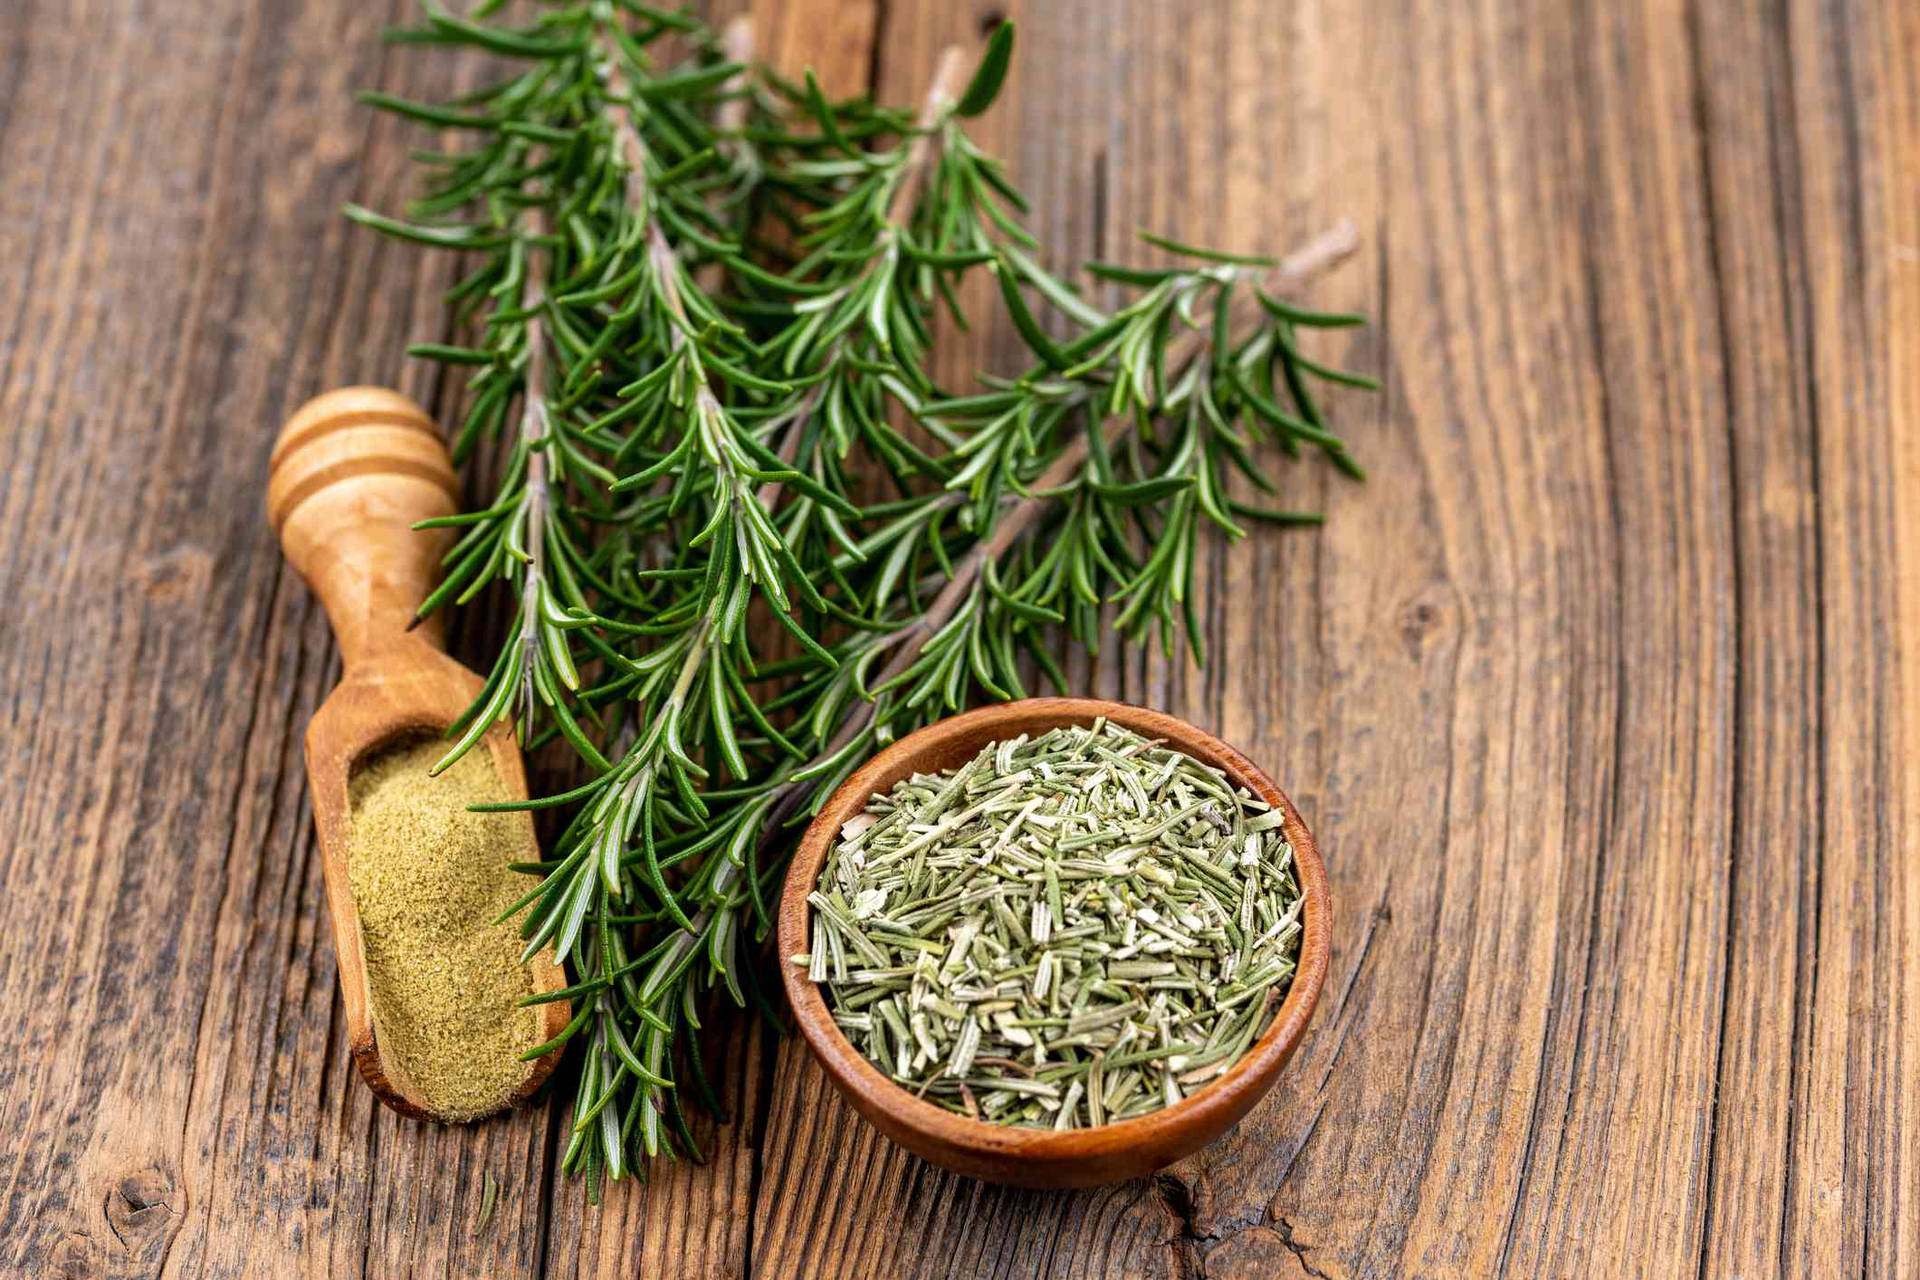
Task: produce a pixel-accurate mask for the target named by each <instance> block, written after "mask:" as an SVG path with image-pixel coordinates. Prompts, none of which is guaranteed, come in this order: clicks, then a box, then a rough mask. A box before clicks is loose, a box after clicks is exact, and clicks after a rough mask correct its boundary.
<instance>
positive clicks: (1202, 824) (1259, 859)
mask: <svg viewBox="0 0 1920 1280" xmlns="http://www.w3.org/2000/svg"><path fill="white" fill-rule="evenodd" d="M808 900H809V901H810V902H811V903H812V904H813V907H814V917H813V938H812V947H813V949H812V951H811V952H810V953H807V954H803V955H799V956H795V957H793V958H792V960H793V963H795V964H804V965H806V966H808V972H809V974H810V976H811V977H812V978H813V979H814V980H815V981H817V982H821V983H824V984H825V985H826V988H827V992H828V997H829V999H828V1003H829V1004H830V1005H831V1007H832V1008H833V1013H834V1021H835V1022H837V1023H838V1024H839V1025H840V1027H841V1029H842V1030H843V1031H845V1032H846V1033H847V1035H848V1036H849V1038H851V1039H852V1040H853V1041H854V1043H855V1044H857V1045H859V1046H860V1048H861V1050H862V1051H863V1052H864V1053H865V1054H866V1055H867V1057H868V1058H869V1059H870V1060H871V1061H872V1062H874V1063H875V1064H876V1065H877V1066H879V1067H880V1068H881V1070H883V1071H885V1072H886V1073H887V1074H888V1075H889V1076H891V1077H892V1078H893V1079H894V1080H895V1081H897V1082H899V1083H900V1084H902V1085H904V1086H906V1087H908V1088H910V1089H912V1090H914V1091H915V1092H916V1093H918V1094H920V1095H921V1096H922V1097H925V1098H926V1099H928V1100H929V1101H932V1102H935V1103H938V1104H939V1105H940V1106H943V1107H946V1108H947V1109H949V1110H951V1111H956V1112H960V1113H962V1114H965V1115H970V1116H973V1117H975V1118H977V1119H984V1120H990V1121H993V1122H995V1123H997V1124H1007V1125H1021V1126H1026V1127H1034V1128H1053V1129H1072V1128H1081V1127H1085V1126H1088V1125H1099V1124H1107V1123H1111V1122H1113V1121H1116V1120H1126V1119H1130V1118H1132V1117H1134V1116H1139V1115H1144V1114H1146V1113H1147V1112H1150V1111H1157V1110H1159V1109H1160V1108H1161V1107H1166V1106H1171V1105H1172V1104H1174V1103H1176V1102H1178V1101H1180V1099H1181V1098H1183V1097H1185V1096H1186V1095H1187V1094H1188V1093H1190V1092H1192V1091H1193V1090H1194V1089H1197V1088H1199V1087H1201V1086H1203V1085H1205V1084H1206V1083H1207V1082H1208V1081H1210V1080H1213V1079H1215V1078H1217V1077H1218V1076H1220V1075H1221V1074H1222V1073H1224V1072H1225V1071H1226V1069H1227V1068H1228V1067H1229V1066H1231V1065H1232V1064H1233V1063H1234V1062H1235V1061H1237V1060H1238V1059H1239V1058H1240V1057H1241V1056H1242V1055H1244V1054H1245V1053H1246V1051H1247V1049H1248V1047H1249V1046H1251V1045H1252V1044H1253V1042H1254V1040H1255V1038H1256V1037H1258V1036H1259V1034H1260V1032H1261V1031H1262V1030H1264V1029H1265V1028H1266V1026H1267V1025H1268V1023H1269V1022H1270V1021H1271V1018H1272V1014H1273V1011H1274V1010H1275V1009H1276V1008H1278V1007H1279V1003H1280V1001H1281V1000H1282V999H1283V998H1284V997H1285V995H1286V992H1287V989H1288V987H1289V986H1290V985H1291V984H1292V981H1293V972H1294V965H1295V963H1296V958H1297V956H1298V954H1299V946H1300V928H1301V924H1300V906H1301V894H1300V886H1299V881H1298V879H1297V878H1296V876H1295V874H1294V868H1293V847H1292V846H1291V845H1290V844H1289V843H1288V842H1287V837H1286V832H1285V829H1284V827H1283V826H1282V816H1281V813H1280V811H1279V810H1277V809H1273V808H1271V807H1269V806H1268V805H1267V804H1266V803H1265V802H1264V801H1262V800H1260V799H1258V798H1257V797H1255V796H1252V795H1250V794H1248V793H1247V791H1246V790H1245V789H1243V788H1236V787H1234V786H1233V785H1232V784H1231V783H1230V782H1229V781H1228V779H1227V777H1226V775H1225V774H1223V773H1221V772H1220V771H1219V770H1218V769H1214V768H1211V767H1209V766H1207V765H1204V764H1202V763H1200V762H1199V761H1197V760H1195V759H1193V758H1192V757H1191V756H1188V755H1185V754H1183V753H1182V752H1179V751H1175V750H1172V749H1170V748H1168V747H1165V746H1163V745H1161V744H1159V743H1157V742H1154V741H1150V740H1148V739H1146V738H1143V737H1141V736H1140V735H1139V734H1136V733H1134V732H1132V731H1130V730H1127V729H1124V728H1121V727H1120V726H1118V725H1114V724H1110V723H1105V722H1098V723H1096V724H1094V725H1093V726H1091V727H1087V728H1081V727H1073V728H1062V729H1055V730H1053V731H1052V732H1050V733H1048V734H1046V735H1044V736H1042V737H1040V738H1037V739H1033V740H1031V741H1030V740H1028V739H1027V738H1026V737H1025V736H1022V737H1020V738H1015V739H1011V740H1008V741H1005V742H996V743H992V744H989V745H988V746H987V747H985V748H983V749H982V750H981V752H980V754H979V755H977V756H975V757H974V758H973V759H972V760H970V761H968V762H967V763H966V764H964V765H962V766H960V767H959V768H958V769H950V770H948V771H946V772H944V773H941V774H938V775H935V776H927V775H915V776H914V777H911V778H908V779H906V780H904V781H902V782H900V783H899V784H897V785H896V786H895V787H894V788H893V790H892V791H890V792H888V793H887V794H885V795H881V796H876V797H874V799H873V802H872V803H871V804H869V805H868V806H867V809H866V811H865V812H864V813H862V814H861V815H859V816H858V817H856V818H854V819H853V820H851V821H850V822H848V823H847V824H846V825H845V826H844V827H843V828H842V829H841V839H840V842H839V843H838V844H837V845H836V846H835V847H834V849H833V851H832V852H831V853H830V854H829V855H828V858H827V864H826V867H825V868H824V869H823V871H822V872H821V876H820V882H819V886H818V888H817V889H816V890H815V892H814V893H813V894H812V895H811V896H810V897H809V899H808Z"/></svg>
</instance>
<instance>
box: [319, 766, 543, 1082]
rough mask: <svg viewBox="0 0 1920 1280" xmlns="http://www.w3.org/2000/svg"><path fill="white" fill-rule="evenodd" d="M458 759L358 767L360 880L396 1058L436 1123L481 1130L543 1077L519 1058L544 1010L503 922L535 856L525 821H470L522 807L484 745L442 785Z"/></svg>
mask: <svg viewBox="0 0 1920 1280" xmlns="http://www.w3.org/2000/svg"><path fill="white" fill-rule="evenodd" d="M445 752H446V744H445V743H444V742H441V741H439V740H438V739H415V740H411V741H406V742H402V743H399V744H397V745H396V746H393V747H390V748H388V749H386V750H384V751H382V752H380V753H378V754H377V755H375V756H373V757H372V758H371V759H369V760H367V761H366V762H365V763H363V764H361V765H360V766H358V767H357V768H356V769H355V770H354V772H353V775H352V777H351V778H350V780H349V782H348V786H347V798H348V802H349V805H350V808H351V813H352V834H351V839H350V842H349V845H348V855H347V874H348V878H349V879H350V880H351V881H352V882H353V894H354V900H355V903H356V904H357V906H358V908H359V912H360V932H361V936H362V939H363V942H364V947H365V951H366V962H367V983H368V986H369V988H370V989H371V994H372V1000H373V1017H374V1027H375V1031H376V1034H377V1035H378V1036H379V1040H380V1052H381V1056H382V1058H383V1059H390V1060H391V1059H397V1064H398V1066H399V1068H400V1069H401V1070H402V1071H403V1072H405V1073H406V1075H407V1077H408V1078H410V1079H411V1080H412V1082H413V1085H414V1087H415V1089H416V1090H417V1091H418V1093H419V1094H420V1096H421V1097H422V1098H423V1099H424V1100H425V1101H426V1102H427V1104H428V1105H429V1106H430V1107H431V1108H432V1109H433V1110H434V1111H435V1112H437V1113H439V1114H440V1115H443V1116H445V1117H447V1118H449V1119H471V1118H473V1117H475V1116H478V1115H481V1114H484V1113H486V1112H489V1111H493V1110H496V1109H498V1107H499V1105H500V1103H501V1101H502V1100H503V1099H504V1098H505V1097H506V1096H507V1095H508V1094H509V1093H511V1092H512V1090H513V1089H514V1087H515V1086H516V1085H518V1084H519V1083H520V1082H521V1081H522V1080H524V1079H526V1076H527V1073H528V1072H529V1071H530V1070H531V1069H532V1064H531V1063H526V1062H521V1061H520V1060H519V1055H520V1054H521V1053H523V1052H525V1051H526V1050H527V1049H530V1048H532V1047H533V1045H534V1044H535V1043H536V1042H537V1039H538V1035H537V1033H538V1031H539V1021H538V1014H539V1011H538V1010H537V1009H534V1008H520V1007H519V1006H518V1005H517V1003H516V1002H517V1001H518V1000H519V999H520V998H521V997H522V996H526V995H530V994H532V991H533V982H532V975H531V974H530V973H529V971H528V969H527V966H526V965H524V964H522V963H521V962H520V953H521V950H522V947H523V945H524V944H523V943H522V942H521V939H520V936H519V932H518V930H517V929H515V928H514V926H513V924H512V923H510V922H509V923H503V924H495V923H493V921H494V920H495V918H496V917H498V916H499V915H500V913H501V912H502V911H504V910H505V909H506V908H507V907H509V906H511V905H512V904H513V902H514V900H515V898H516V897H517V896H518V892H519V891H520V890H521V889H523V888H524V885H523V884H522V883H521V882H520V877H519V876H518V875H517V874H516V873H514V872H513V871H511V870H510V869H509V867H508V864H509V863H511V862H515V861H522V860H525V859H527V858H528V856H529V852H530V851H529V848H528V843H529V833H528V826H527V819H526V816H525V815H524V814H519V813H470V812H468V811H467V806H468V805H471V804H477V803H485V802H487V801H498V800H505V799H507V798H508V796H507V792H506V788H505V787H503V786H502V785H501V782H500V779H499V776H498V775H497V774H496V773H495V772H494V768H493V762H492V759H491V758H490V757H489V755H488V753H487V751H486V749H485V748H484V747H482V748H480V749H477V750H474V751H471V752H468V753H467V754H466V755H465V756H463V757H462V758H461V759H460V760H459V761H457V762H456V763H455V764H454V765H453V766H452V767H450V768H449V769H447V771H446V772H444V773H442V774H441V775H440V776H439V777H437V778H436V777H431V776H429V774H428V772H427V770H428V769H430V768H431V767H432V766H433V764H434V763H435V762H436V761H438V760H439V759H440V757H441V756H442V755H444V754H445Z"/></svg>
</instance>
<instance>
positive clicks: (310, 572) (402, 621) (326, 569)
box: [267, 387, 460, 667]
mask: <svg viewBox="0 0 1920 1280" xmlns="http://www.w3.org/2000/svg"><path fill="white" fill-rule="evenodd" d="M459 495H460V488H459V482H458V480H457V479H456V478H455V476H454V472H453V461H452V459H451V458H449V457H448V456H447V446H446V444H445V442H444V441H443V440H442V439H441V437H440V429H439V428H438V427H436V426H435V425H434V422H433V419H432V418H430V417H428V416H427V413H426V411H425V410H424V409H422V408H421V407H420V406H419V405H417V404H415V403H414V402H413V401H412V400H410V399H408V398H407V397H406V396H403V395H401V394H400V393H399V392H397V391H389V390H387V389H386V388H384V387H342V388H340V389H339V390H337V391H329V392H327V393H326V394H325V395H321V396H317V397H315V398H314V399H312V400H309V401H307V403H306V404H304V405H302V406H300V409H299V411H298V412H296V413H295V414H294V415H293V416H292V417H291V418H289V419H287V425H286V426H284V427H282V428H281V429H280V438H279V439H278V440H276V441H275V442H274V446H273V461H272V464H271V466H270V467H269V470H268V479H267V518H268V520H269V521H270V522H271V523H272V525H273V529H274V532H275V533H276V534H278V535H279V538H280V549H281V551H282V552H284V553H285V555H286V557H287V561H288V563H290V564H292V565H293V567H294V568H295V569H297V570H299V571H300V576H301V577H302V578H305V579H306V580H307V585H308V586H310V587H312V588H313V590H314V593H315V594H316V595H318V596H319V597H320V602H321V603H322V604H323V605H325V606H326V610H327V617H328V619H329V620H330V621H331V622H332V623H333V634H334V636H335V638H336V639H337V640H338V641H339V642H340V653H341V657H342V659H343V660H344V662H345V663H346V665H347V666H348V667H352V666H354V665H355V664H356V663H359V662H362V661H364V660H365V659H366V658H367V657H368V655H369V654H372V653H375V652H377V651H378V650H379V649H380V648H382V647H383V646H385V645H387V644H390V643H393V642H395V641H398V640H400V639H401V638H402V637H403V636H405V635H406V633H407V629H408V627H409V625H411V624H412V623H413V621H414V615H415V611H416V610H418V609H419V607H420V603H421V601H423V600H425V599H426V598H427V593H428V592H429V591H431V590H432V589H433V585H434V583H435V582H436V581H437V580H438V579H439V575H440V566H439V562H440V557H441V556H442V555H444V554H445V553H446V550H447V548H448V547H449V546H450V545H451V544H452V541H453V530H451V529H433V530H423V531H415V530H414V528H413V525H414V524H415V522H417V521H420V520H425V519H428V518H430V517H433V516H446V515H452V514H453V513H454V512H455V511H456V510H458V509H459V500H460V497H459ZM443 630H444V628H443V626H442V624H441V622H440V620H439V617H438V616H435V617H433V618H430V619H428V620H427V621H426V622H425V623H422V624H421V625H420V626H419V627H418V628H416V629H415V632H414V634H415V635H417V636H421V637H422V638H424V639H425V640H426V641H427V642H428V643H429V644H432V645H433V646H434V647H435V648H439V647H441V646H442V643H443V639H442V634H443Z"/></svg>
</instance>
